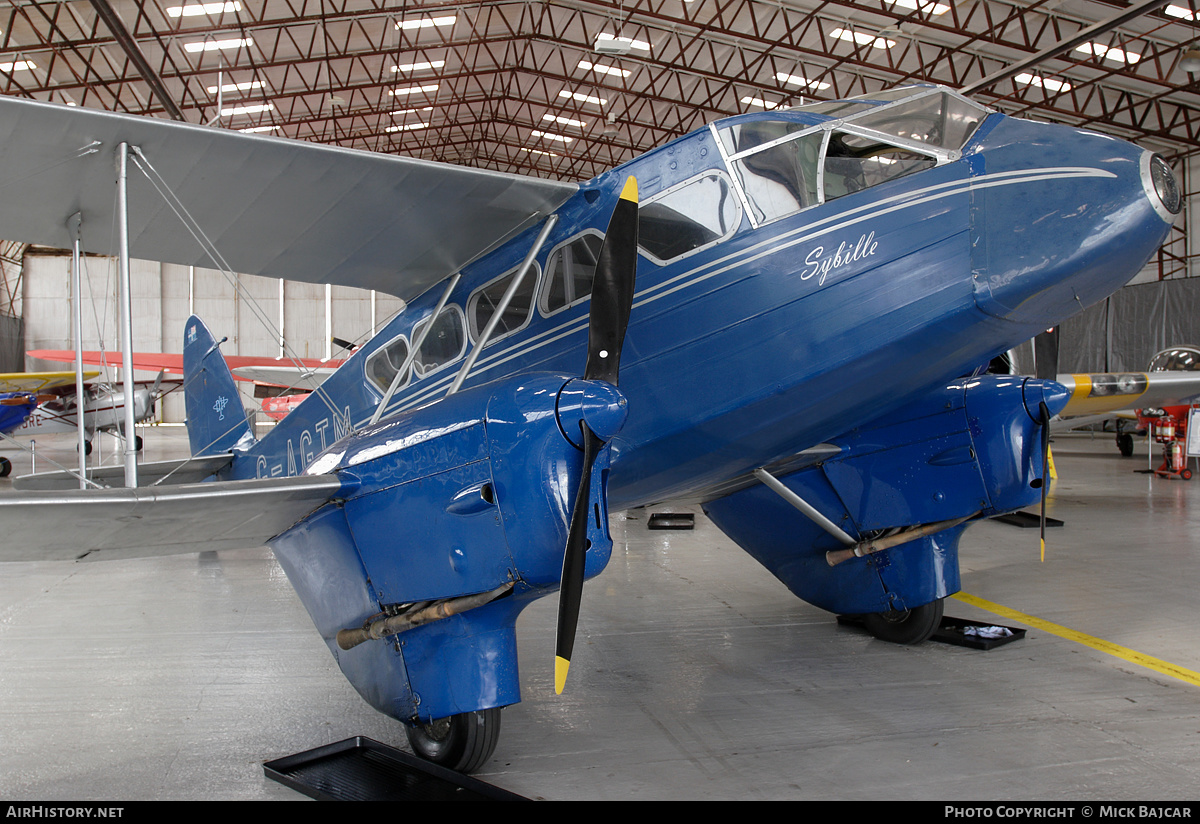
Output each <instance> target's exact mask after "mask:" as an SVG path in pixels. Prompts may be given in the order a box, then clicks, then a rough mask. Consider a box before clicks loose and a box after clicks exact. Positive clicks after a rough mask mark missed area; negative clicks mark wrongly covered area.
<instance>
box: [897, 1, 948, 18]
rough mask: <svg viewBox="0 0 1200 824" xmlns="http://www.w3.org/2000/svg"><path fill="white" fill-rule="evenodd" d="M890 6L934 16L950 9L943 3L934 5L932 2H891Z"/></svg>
mask: <svg viewBox="0 0 1200 824" xmlns="http://www.w3.org/2000/svg"><path fill="white" fill-rule="evenodd" d="M892 5H893V6H899V7H900V8H902V9H912V10H913V11H922V12H925V13H926V14H932V15H934V16H936V15H939V14H945V13H946V12H948V11H950V7H949V6H947V5H946V4H945V3H935V2H933V0H893V2H892Z"/></svg>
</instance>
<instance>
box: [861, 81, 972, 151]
mask: <svg viewBox="0 0 1200 824" xmlns="http://www.w3.org/2000/svg"><path fill="white" fill-rule="evenodd" d="M986 116H987V109H985V108H983V107H982V106H977V105H975V104H974V103H971V102H970V101H968V100H963V99H962V98H960V97H956V96H954V95H952V94H946V93H940V94H928V95H924V96H922V97H918V98H916V99H915V100H909V101H906V102H904V103H897V104H896V105H894V106H888V107H887V108H884V109H878V110H876V111H872V112H868V113H866V114H863V115H860V116H858V117H855V118H853V120H852V122H853V123H854V125H855V126H862V127H863V128H867V129H874V130H876V131H880V132H883V133H885V134H890V135H895V136H896V137H899V138H902V139H904V140H911V141H914V142H917V143H924V144H926V145H929V146H936V147H937V148H939V149H950V150H957V149H961V148H962V147H963V146H965V145H967V141H968V140H970V139H971V135H972V134H974V133H975V129H976V127H978V126H979V124H980V123H982V122H983V119H984V117H986Z"/></svg>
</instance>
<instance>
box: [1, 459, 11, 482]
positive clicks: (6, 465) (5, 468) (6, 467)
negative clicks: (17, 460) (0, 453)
mask: <svg viewBox="0 0 1200 824" xmlns="http://www.w3.org/2000/svg"><path fill="white" fill-rule="evenodd" d="M10 472H12V461H10V460H9V459H8V458H0V478H7V477H8V473H10Z"/></svg>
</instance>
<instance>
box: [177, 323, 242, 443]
mask: <svg viewBox="0 0 1200 824" xmlns="http://www.w3.org/2000/svg"><path fill="white" fill-rule="evenodd" d="M183 377H184V384H183V386H184V405H185V407H186V409H187V429H188V441H189V443H190V445H191V448H192V454H193V455H216V454H219V453H221V452H228V451H229V450H230V449H232V448H233V447H234V446H235V445H236V444H238V443H240V442H243V440H244V441H245V442H246V443H252V442H253V441H254V435H253V433H252V432H251V431H250V425H249V422H248V421H247V420H246V413H245V410H244V409H242V401H241V395H240V393H239V392H238V390H237V385H236V384H235V383H234V382H233V373H232V372H230V371H229V365H228V364H227V363H226V362H225V357H224V356H223V355H222V354H221V348H220V344H219V343H218V342H217V341H216V340H215V339H214V338H213V336H212V332H210V331H208V327H207V326H205V325H204V321H202V320H200V318H198V317H196V316H195V315H192V316H191V317H190V318H188V320H187V325H186V326H185V327H184V333H183Z"/></svg>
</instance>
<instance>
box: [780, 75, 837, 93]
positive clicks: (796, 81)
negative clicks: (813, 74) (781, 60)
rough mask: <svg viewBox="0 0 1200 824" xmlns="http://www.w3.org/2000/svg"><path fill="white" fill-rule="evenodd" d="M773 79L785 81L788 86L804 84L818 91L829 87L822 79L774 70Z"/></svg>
mask: <svg viewBox="0 0 1200 824" xmlns="http://www.w3.org/2000/svg"><path fill="white" fill-rule="evenodd" d="M775 79H776V80H778V81H779V82H780V83H787V84H788V85H789V86H805V87H807V88H809V89H811V90H813V91H818V92H819V91H821V90H822V89H828V88H829V84H828V83H826V82H825V81H823V80H809V79H808V78H807V77H802V76H800V75H798V74H788V73H787V72H776V73H775Z"/></svg>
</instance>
